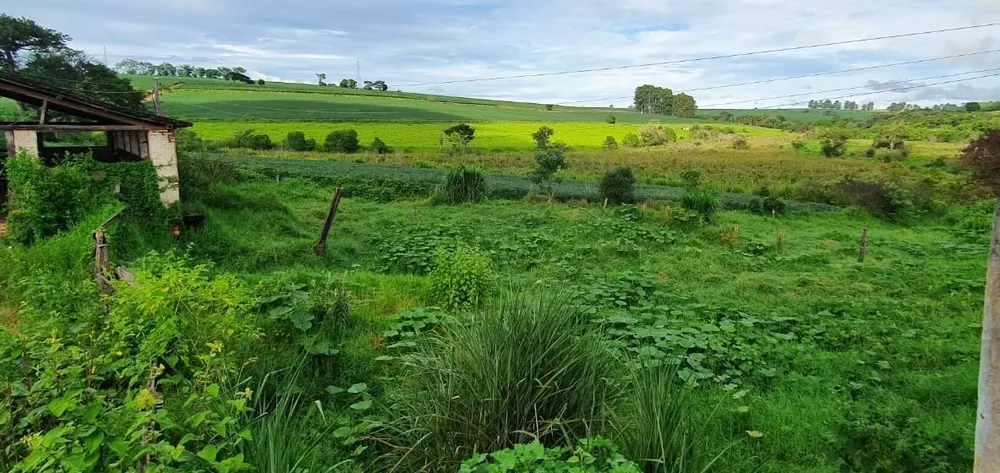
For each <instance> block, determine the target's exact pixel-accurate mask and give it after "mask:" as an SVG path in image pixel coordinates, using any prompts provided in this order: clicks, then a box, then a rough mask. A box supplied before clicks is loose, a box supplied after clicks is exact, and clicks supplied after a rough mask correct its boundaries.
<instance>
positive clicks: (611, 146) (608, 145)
mask: <svg viewBox="0 0 1000 473" xmlns="http://www.w3.org/2000/svg"><path fill="white" fill-rule="evenodd" d="M604 149H607V150H612V151H614V150H616V149H618V141H616V140H615V137H613V136H608V137H607V138H604Z"/></svg>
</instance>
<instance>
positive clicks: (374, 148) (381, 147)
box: [368, 136, 392, 154]
mask: <svg viewBox="0 0 1000 473" xmlns="http://www.w3.org/2000/svg"><path fill="white" fill-rule="evenodd" d="M368 149H369V150H370V151H371V152H372V153H375V154H386V153H391V152H392V150H391V149H390V148H389V145H387V144H385V142H384V141H382V139H381V138H379V137H377V136H376V137H375V139H374V140H372V144H371V145H369V146H368Z"/></svg>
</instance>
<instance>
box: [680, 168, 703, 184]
mask: <svg viewBox="0 0 1000 473" xmlns="http://www.w3.org/2000/svg"><path fill="white" fill-rule="evenodd" d="M681 180H682V181H684V186H685V187H688V188H690V189H693V188H695V187H698V186H700V185H701V172H699V171H698V170H697V169H685V170H683V171H681Z"/></svg>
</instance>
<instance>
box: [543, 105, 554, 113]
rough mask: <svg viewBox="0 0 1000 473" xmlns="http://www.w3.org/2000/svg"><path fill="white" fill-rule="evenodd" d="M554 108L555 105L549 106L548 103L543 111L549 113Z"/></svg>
mask: <svg viewBox="0 0 1000 473" xmlns="http://www.w3.org/2000/svg"><path fill="white" fill-rule="evenodd" d="M554 108H556V106H555V105H553V104H551V103H549V104H545V110H548V111H550V112H551V111H552V109H554Z"/></svg>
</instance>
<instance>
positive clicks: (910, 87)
mask: <svg viewBox="0 0 1000 473" xmlns="http://www.w3.org/2000/svg"><path fill="white" fill-rule="evenodd" d="M996 76H1000V72H994V73H993V74H986V75H982V76H979V77H968V78H965V79H954V80H947V81H942V82H933V83H930V84H920V85H913V86H908V87H897V88H892V89H886V90H876V91H874V92H866V93H863V94H850V95H842V96H839V97H830V99H831V100H838V99H846V98H852V97H863V96H868V95H877V94H882V93H886V92H903V91H906V90H913V89H920V88H923V87H933V86H935V85H944V84H954V83H958V82H966V81H970V80H979V79H986V78H989V77H996ZM869 87H871V86H869ZM823 92H826V91H819V92H817V93H819V94H821V93H823ZM765 100H766V99H765ZM804 103H809V101H808V100H807V101H801V102H791V103H784V104H781V105H769V106H767V107H763V108H765V109H771V108H783V107H790V106H792V105H801V104H804Z"/></svg>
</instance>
